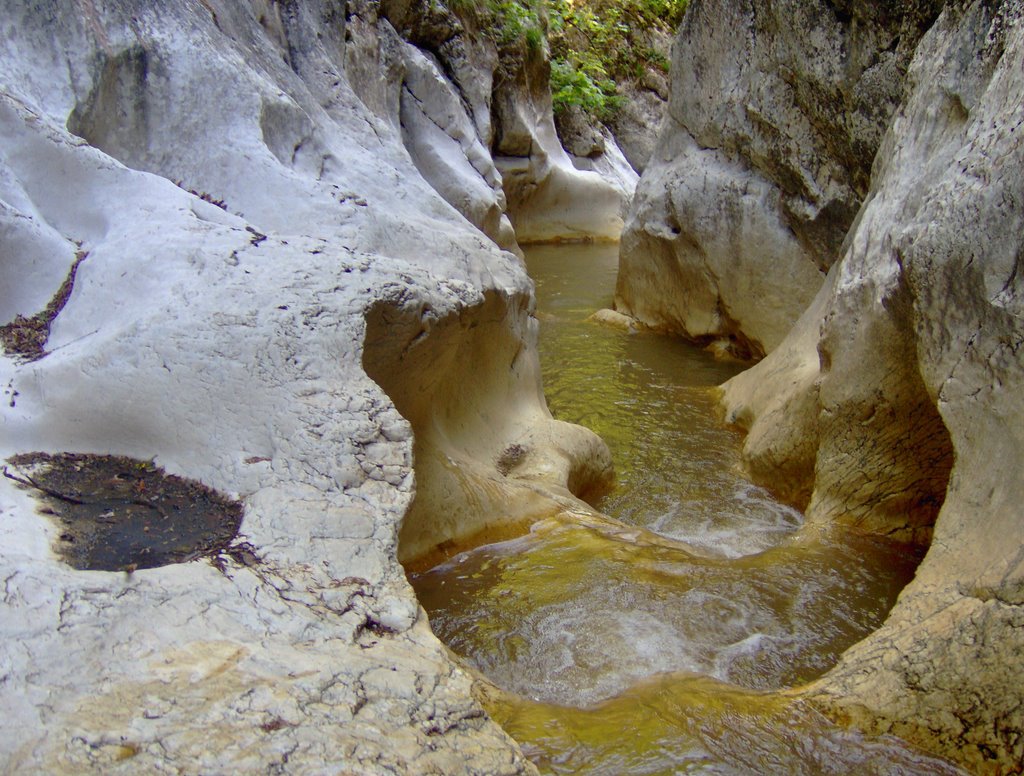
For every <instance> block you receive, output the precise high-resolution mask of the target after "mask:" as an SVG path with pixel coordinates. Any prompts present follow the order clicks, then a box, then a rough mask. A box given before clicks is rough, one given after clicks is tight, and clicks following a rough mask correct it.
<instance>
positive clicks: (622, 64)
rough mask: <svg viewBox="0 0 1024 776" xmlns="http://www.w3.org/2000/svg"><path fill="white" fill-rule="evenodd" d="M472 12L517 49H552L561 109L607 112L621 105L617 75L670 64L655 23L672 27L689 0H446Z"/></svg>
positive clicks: (603, 115)
mask: <svg viewBox="0 0 1024 776" xmlns="http://www.w3.org/2000/svg"><path fill="white" fill-rule="evenodd" d="M445 2H447V4H448V6H449V7H450V8H452V9H453V10H454V11H456V12H457V13H463V14H466V13H469V14H472V15H473V16H475V17H476V19H477V20H478V23H481V26H482V28H483V30H484V31H485V32H486V34H487V35H489V36H490V37H491V39H492V40H493V41H494V42H495V43H496V44H498V46H499V48H500V49H503V50H504V51H506V52H507V53H508V54H510V55H511V56H513V57H515V56H517V55H516V54H514V53H512V52H515V51H522V47H523V46H525V47H526V50H528V51H531V52H537V51H541V50H542V49H543V48H544V47H545V45H547V46H548V47H549V48H550V54H551V96H552V100H553V103H554V109H555V112H556V113H557V112H560V111H564V110H565V109H566V108H568V107H570V106H579V107H580V108H582V109H583V110H584V111H585V112H586V113H588V114H590V115H591V116H593V117H595V118H597V119H600V120H608V119H609V118H610V117H611V116H612V114H613V113H614V111H615V109H616V108H617V106H618V105H619V103H620V101H621V98H620V97H619V96H618V95H617V93H616V91H617V90H616V85H615V84H616V81H619V80H622V79H627V78H634V79H639V78H641V77H642V76H643V74H644V71H645V70H646V69H648V68H654V69H658V70H662V71H664V72H668V68H669V62H668V58H667V57H666V56H665V54H664V53H662V52H661V51H658V50H657V49H656V48H655V47H654V46H652V45H651V38H650V35H649V34H648V33H649V32H650V31H657V32H659V33H662V34H664V35H669V34H671V33H672V31H673V30H674V29H675V28H676V27H677V26H678V25H679V22H680V21H682V18H683V14H685V13H686V6H687V2H688V0H445Z"/></svg>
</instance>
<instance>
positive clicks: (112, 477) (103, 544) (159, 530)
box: [3, 453, 242, 572]
mask: <svg viewBox="0 0 1024 776" xmlns="http://www.w3.org/2000/svg"><path fill="white" fill-rule="evenodd" d="M3 474H4V476H5V477H7V478H8V479H11V480H14V481H15V482H17V483H19V484H20V485H21V486H22V487H24V488H27V489H30V490H32V491H34V492H35V494H36V496H37V497H38V498H39V500H40V501H42V502H43V505H44V506H43V508H42V509H41V511H42V512H43V513H45V514H49V515H51V516H52V517H53V518H54V519H55V520H56V522H57V524H58V525H59V527H60V534H59V538H58V540H57V543H56V545H57V546H56V550H57V552H58V554H59V555H60V556H61V557H62V558H63V559H64V561H65V562H67V563H68V564H69V565H70V566H73V567H74V568H76V569H91V570H99V571H129V572H130V571H134V570H136V569H147V568H155V567H157V566H165V565H167V564H169V563H184V562H186V561H190V560H195V559H196V558H204V557H208V558H213V559H214V562H218V556H220V555H221V553H226V554H227V555H231V556H232V557H234V553H235V552H237V551H239V550H240V548H242V546H241V545H239V546H232V545H231V543H232V542H233V541H234V539H235V537H236V535H237V533H238V528H239V526H240V525H241V522H242V505H241V503H240V502H238V501H234V500H232V499H229V498H228V497H227V496H224V495H222V494H220V493H218V492H217V491H215V490H213V489H212V488H208V487H207V486H205V485H203V484H202V483H200V482H196V481H195V480H189V479H185V478H183V477H177V476H175V475H173V474H167V473H166V472H165V471H164V470H163V469H161V468H160V467H158V466H155V465H154V464H153V463H152V462H151V461H142V460H139V459H135V458H124V457H120V456H112V455H91V454H80V453H56V454H49V453H23V454H21V455H16V456H14V457H13V458H10V459H9V460H8V465H7V466H5V467H4V468H3Z"/></svg>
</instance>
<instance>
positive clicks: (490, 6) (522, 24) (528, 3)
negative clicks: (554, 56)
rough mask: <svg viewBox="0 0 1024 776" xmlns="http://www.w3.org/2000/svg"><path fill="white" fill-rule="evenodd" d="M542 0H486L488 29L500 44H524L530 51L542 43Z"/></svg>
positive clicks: (543, 33) (544, 30) (543, 29)
mask: <svg viewBox="0 0 1024 776" xmlns="http://www.w3.org/2000/svg"><path fill="white" fill-rule="evenodd" d="M541 9H542V0H487V14H488V16H489V17H490V25H489V28H490V29H489V31H490V34H491V36H492V37H493V38H494V41H495V42H496V43H497V44H498V45H501V46H509V45H515V44H518V43H520V42H523V43H525V44H526V46H527V47H528V48H529V49H530V50H531V51H536V50H538V49H540V48H541V47H542V46H543V45H544V38H545V33H546V29H545V25H544V20H543V14H542V10H541Z"/></svg>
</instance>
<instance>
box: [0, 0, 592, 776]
mask: <svg viewBox="0 0 1024 776" xmlns="http://www.w3.org/2000/svg"><path fill="white" fill-rule="evenodd" d="M4 14H5V16H4V20H5V25H4V27H3V30H2V31H0V71H2V72H3V73H4V79H3V83H2V86H0V255H2V256H3V257H4V262H5V264H4V272H3V281H2V285H0V314H2V316H3V321H2V323H6V322H7V321H9V320H10V319H11V318H12V317H13V316H15V315H18V314H21V315H32V314H34V313H36V312H38V311H39V310H40V309H41V308H42V307H44V306H45V305H46V304H47V300H48V299H50V298H51V297H52V296H53V294H54V292H55V291H56V290H57V289H58V288H59V287H60V286H61V284H62V283H63V282H64V280H65V278H66V276H67V274H68V271H69V268H70V267H71V265H72V263H73V262H74V261H75V260H76V256H78V255H80V254H82V253H85V254H87V259H86V260H84V261H82V262H81V264H80V265H79V267H78V272H77V274H76V277H75V280H74V286H73V289H72V291H71V294H70V297H69V298H68V300H67V303H66V305H65V306H64V307H63V309H62V310H61V311H60V313H59V314H58V315H57V316H56V319H55V320H54V321H53V323H52V326H51V329H50V332H49V336H48V340H47V342H46V348H45V349H46V351H47V352H48V355H46V356H45V357H43V358H42V359H40V360H37V361H34V362H30V363H26V362H24V361H22V360H20V359H18V358H15V357H12V356H10V355H5V356H3V357H2V358H0V385H2V386H3V390H4V402H3V403H2V405H0V426H2V429H3V433H2V434H0V458H2V459H5V460H6V459H8V458H9V457H10V456H11V455H12V454H14V453H18V452H29V451H35V450H40V451H49V452H60V451H77V452H93V453H114V454H119V455H126V456H133V457H136V458H141V459H151V458H155V461H156V463H157V464H158V465H160V466H163V467H164V468H166V469H167V471H168V472H171V473H174V474H179V475H183V476H187V477H191V478H194V479H196V480H199V481H201V482H203V483H205V484H207V485H209V486H211V487H215V488H217V489H219V490H221V491H223V492H225V493H228V494H231V495H233V496H235V497H238V498H240V499H241V500H242V501H243V503H244V505H245V515H244V518H243V522H242V526H241V535H242V537H243V538H244V540H245V541H247V542H248V543H249V544H250V545H251V546H252V547H253V548H254V549H253V553H254V555H253V557H252V558H250V562H242V561H239V560H233V559H230V558H225V559H224V563H223V570H220V569H218V568H216V567H214V566H213V565H211V564H208V563H205V562H194V563H188V564H177V565H171V566H165V567H161V568H154V569H147V570H139V571H136V572H134V573H132V574H122V573H111V572H98V571H76V570H73V569H71V568H69V567H67V566H66V565H64V564H62V563H61V562H60V561H58V559H57V557H56V555H55V554H54V552H53V551H52V549H51V547H52V546H53V543H54V542H55V541H57V540H58V538H57V533H58V531H57V528H56V526H55V525H54V524H52V523H51V522H49V520H48V518H47V517H46V516H44V515H40V514H38V513H37V506H38V505H37V503H36V502H35V501H34V500H33V498H32V497H31V496H30V494H29V492H28V491H27V490H24V489H21V488H19V487H16V485H15V484H14V483H13V482H12V481H11V480H9V479H6V478H0V539H2V541H0V548H2V549H0V578H2V579H3V580H4V584H3V586H2V587H0V593H2V595H3V606H4V616H3V618H2V619H0V632H2V635H3V642H2V643H3V646H2V647H0V676H2V677H3V681H2V682H0V698H2V702H3V706H4V709H5V712H4V714H3V716H2V720H0V730H2V733H3V736H2V743H0V758H2V760H3V761H4V763H5V766H6V769H7V770H8V771H11V772H18V773H39V772H45V773H84V772H95V773H149V772H159V771H163V770H167V769H172V770H180V771H187V772H256V771H259V772H264V771H267V770H286V771H288V772H294V773H309V772H321V771H324V770H329V771H354V772H359V773H367V774H377V773H394V772H405V773H445V774H448V773H508V774H512V773H524V772H531V771H532V770H533V768H532V766H531V765H530V764H529V763H528V762H527V761H526V760H525V759H524V757H523V755H522V754H521V752H520V751H519V749H518V747H517V746H516V745H515V744H514V742H512V741H511V740H510V739H509V738H508V737H507V736H506V735H505V734H504V733H503V732H502V731H501V730H500V729H498V728H497V727H496V726H495V725H494V724H493V723H492V722H491V721H490V720H489V719H488V718H487V717H486V716H485V715H484V713H483V711H482V710H481V708H480V707H479V705H477V703H476V702H475V701H473V700H472V698H471V695H470V679H469V677H467V676H466V675H464V674H463V673H462V671H461V670H459V669H458V668H456V667H455V666H454V665H453V664H452V662H451V659H450V658H449V657H448V655H447V653H446V651H445V650H444V648H443V647H442V646H441V645H440V644H439V643H438V642H437V640H436V639H435V638H434V637H433V636H432V635H431V633H430V631H429V628H428V626H427V624H426V621H425V618H424V617H423V615H422V613H421V612H420V610H419V607H418V605H417V602H416V600H415V597H414V596H413V593H412V590H411V589H410V587H409V586H408V584H407V582H406V580H405V576H404V573H403V571H402V568H401V566H400V565H399V563H398V561H397V559H396V556H397V553H398V547H397V545H398V541H399V539H398V537H399V532H400V530H401V528H402V522H403V519H404V516H405V514H406V512H408V511H409V509H410V504H411V502H412V501H413V497H414V495H416V494H417V492H418V490H417V485H416V483H414V481H413V472H412V456H413V446H414V441H413V437H412V429H411V426H410V422H409V420H408V419H406V418H403V417H402V416H401V415H400V414H399V411H398V410H396V409H395V403H394V402H393V401H392V399H391V398H389V397H388V396H387V395H386V394H385V393H384V392H383V391H382V390H381V387H380V386H378V385H377V384H376V383H374V382H373V381H372V380H371V379H370V378H369V377H368V376H367V375H366V373H365V371H364V369H363V362H364V355H365V352H366V347H367V346H366V342H367V337H368V328H370V329H372V334H373V337H371V340H373V341H375V339H374V338H377V337H383V338H384V339H385V340H387V338H388V337H391V340H390V342H391V344H392V345H394V346H396V347H398V348H399V351H401V349H403V348H405V349H407V350H408V352H410V353H415V352H427V351H430V352H433V353H435V354H438V355H440V356H443V357H444V358H448V359H451V358H452V353H453V352H455V353H458V352H466V351H467V350H469V349H472V347H474V345H473V340H472V338H471V337H469V338H468V339H466V338H462V337H461V334H460V332H459V330H458V327H457V326H456V327H455V328H454V329H453V330H452V331H448V332H446V334H445V337H444V338H442V340H443V342H442V340H439V341H438V342H437V343H435V342H434V341H433V333H432V332H431V328H430V324H431V321H433V320H438V321H452V322H455V321H457V320H458V319H459V317H460V316H466V317H467V319H473V320H475V321H476V322H478V323H479V328H480V332H479V334H478V335H477V336H484V333H485V332H486V334H487V335H488V336H493V337H496V338H499V339H501V341H502V342H503V343H505V344H504V345H503V347H504V348H505V350H506V351H507V352H508V353H509V354H510V359H509V361H508V362H503V363H502V364H501V365H500V366H501V370H500V371H499V370H497V368H496V367H495V368H494V369H491V368H489V367H487V366H486V365H484V364H480V365H476V364H474V363H473V362H472V361H469V362H465V361H462V360H458V359H456V360H454V361H452V364H453V367H452V369H451V370H450V372H451V373H450V374H448V375H447V376H446V379H448V380H449V381H457V380H458V378H459V376H460V374H459V370H465V369H472V370H474V371H473V372H472V375H470V376H466V375H463V376H464V377H466V379H464V380H463V381H462V382H463V383H464V385H465V386H467V387H466V388H465V389H464V390H465V394H464V395H469V394H470V393H471V389H470V387H469V386H472V385H473V381H474V380H477V379H479V380H480V381H481V383H483V384H486V386H487V387H488V388H489V389H493V390H494V391H496V392H497V395H500V396H501V397H503V398H504V399H505V400H506V401H507V403H508V404H509V405H510V406H512V407H513V408H514V411H509V413H508V415H506V414H504V412H505V408H504V407H499V406H498V405H496V404H493V403H492V404H489V405H486V406H484V408H483V409H484V410H486V411H488V412H491V413H493V417H492V418H485V417H483V416H481V417H480V418H478V419H476V420H475V421H474V422H476V423H477V424H478V425H477V426H476V428H479V427H480V426H481V425H483V424H485V423H486V421H488V420H492V421H493V423H492V424H491V425H489V426H487V429H488V433H489V434H490V437H489V439H488V445H489V447H490V448H493V450H494V451H495V458H497V457H498V455H499V454H500V451H501V450H503V449H506V448H507V447H508V446H510V445H513V444H516V443H522V442H523V440H525V444H527V445H529V446H530V449H531V456H533V457H534V458H535V459H536V460H538V461H545V460H550V461H557V462H558V463H559V465H558V466H548V467H547V468H544V467H539V468H544V470H543V471H537V472H534V476H533V477H532V479H531V481H530V487H531V488H532V492H533V493H534V495H535V499H536V501H538V502H539V501H541V500H542V498H543V497H544V496H545V494H546V496H547V498H548V500H549V502H550V503H551V504H553V505H557V504H559V503H563V502H565V501H567V500H571V498H572V497H571V495H570V492H569V488H570V487H585V484H586V482H587V481H589V479H591V478H593V477H596V476H601V472H602V471H603V467H604V462H605V461H606V460H607V451H606V450H605V449H604V448H603V447H602V445H601V444H600V442H599V441H598V440H596V438H594V437H593V435H591V434H589V433H588V432H585V431H583V430H582V429H578V428H575V427H572V428H571V429H570V430H569V432H568V433H566V434H561V433H559V432H560V431H561V430H562V429H563V428H564V424H556V423H555V422H554V421H553V420H551V418H550V416H549V414H548V413H547V410H546V408H545V406H544V402H543V397H542V394H541V391H540V386H539V382H538V380H537V379H536V375H535V374H534V372H533V369H534V367H533V366H532V365H533V362H534V361H535V359H536V353H535V350H534V342H533V339H532V337H533V334H532V326H533V322H532V319H531V315H530V313H531V309H530V304H531V302H530V300H531V298H532V297H531V284H530V282H529V280H528V278H527V277H526V276H525V273H524V272H523V269H522V267H521V265H520V263H519V261H518V260H517V259H516V258H515V257H514V256H512V255H511V254H509V253H508V252H505V251H501V250H499V249H498V248H497V247H496V246H495V245H494V243H493V242H492V241H491V240H490V239H488V238H487V237H485V236H484V235H483V234H482V233H481V232H479V231H477V230H476V229H474V228H473V227H472V226H470V224H469V223H468V222H467V220H466V219H465V218H464V217H463V216H462V215H461V214H459V213H458V212H457V211H456V210H455V209H454V208H453V207H452V206H451V205H450V204H448V203H447V202H445V201H444V199H442V197H440V196H439V195H438V194H437V192H436V191H435V189H434V188H433V187H432V186H431V185H429V184H428V182H427V181H425V180H424V178H423V177H422V175H421V174H420V172H419V171H418V169H417V167H416V166H415V165H414V164H413V162H412V160H411V158H410V156H409V153H408V151H407V150H406V147H405V143H404V142H403V138H402V136H401V132H400V130H399V126H398V123H397V121H396V120H395V119H396V118H397V117H398V115H399V113H400V111H401V105H400V102H401V98H400V83H401V80H400V79H401V78H402V77H403V74H404V73H405V72H406V71H405V70H404V68H405V67H406V64H405V60H404V59H403V56H404V49H403V47H402V45H401V41H400V39H399V38H398V37H397V35H396V36H393V37H389V36H384V37H383V38H381V37H378V38H375V39H373V40H370V39H369V38H367V39H366V40H356V38H358V37H359V34H362V33H367V22H366V21H365V20H364V19H356V20H354V21H352V20H350V21H351V23H352V24H353V25H354V26H359V25H362V26H361V27H360V29H361V30H362V33H357V34H356V35H355V37H353V38H349V36H348V35H347V32H348V31H349V30H347V28H346V24H347V23H348V22H347V20H346V18H345V13H344V6H343V4H341V3H337V2H333V1H331V0H307V1H306V2H301V3H288V4H278V3H267V2H259V1H257V2H253V3H248V4H239V3H235V2H228V1H227V0H204V2H202V3H193V2H183V1H182V2H179V1H178V0H168V2H164V3H160V4H155V5H154V4H152V3H143V2H135V1H134V0H111V1H110V2H106V3H103V4H102V5H100V4H94V3H91V2H86V3H74V4H67V3H66V4H56V5H55V4H52V3H49V2H42V1H41V0H24V1H23V2H12V3H8V4H7V5H6V7H5V10H4ZM375 29H377V28H376V27H375ZM378 43H379V44H380V45H378ZM364 56H366V57H370V58H371V59H372V61H371V62H365V61H364V64H365V65H366V67H365V68H364V69H363V70H360V71H359V72H365V73H370V72H374V73H377V74H378V75H379V78H380V80H379V81H372V82H368V83H366V84H363V88H362V94H363V95H364V97H365V98H366V102H363V101H362V100H361V99H360V98H359V97H358V96H357V94H356V93H355V91H354V90H353V88H352V86H351V84H350V81H349V79H348V77H347V76H346V71H347V70H351V69H353V68H354V67H355V64H356V63H358V62H360V61H363V60H361V58H362V57H364ZM422 72H423V73H424V74H427V75H429V70H424V71H422ZM393 77H394V78H395V79H397V80H391V79H392V78H393ZM424 77H426V75H424ZM459 126H461V125H459ZM176 184H177V185H176ZM489 190H490V191H492V192H493V191H494V189H493V188H490V187H489ZM410 310H416V311H418V315H417V319H416V329H415V331H409V330H408V329H407V328H406V323H407V320H406V319H407V314H408V312H409V311H410ZM376 315H380V316H389V315H390V316H392V318H393V320H394V322H395V326H394V328H393V329H392V330H390V331H389V330H388V329H387V327H388V325H389V324H390V321H388V320H386V319H385V320H383V321H379V320H376V319H374V316H376ZM368 316H369V318H370V320H371V321H374V323H373V325H374V326H378V328H372V327H371V326H370V324H368V323H367V317H368ZM380 326H383V327H384V328H383V330H382V329H381V328H380ZM407 335H408V337H409V338H408V339H403V337H406V336H407ZM378 352H379V351H378ZM513 352H516V353H517V359H518V361H517V364H519V366H517V367H516V368H515V369H513V370H511V371H510V368H509V367H510V364H511V363H512V359H511V353H513ZM396 355H397V354H396ZM392 366H393V368H394V365H392ZM434 366H435V365H431V368H434ZM492 366H494V365H492ZM408 367H409V364H408V363H407V364H406V374H405V377H406V379H407V380H408V381H409V383H410V384H417V381H421V382H422V381H425V380H429V379H430V378H429V374H427V375H424V374H416V373H415V372H414V371H413V370H411V369H409V368H408ZM476 370H479V372H478V371H476ZM499 410H500V412H499ZM467 416H468V415H467ZM442 420H443V419H442ZM439 422H440V421H439ZM556 441H557V444H556ZM446 450H447V452H449V453H450V454H451V459H452V460H454V461H456V462H457V463H458V462H459V455H460V454H461V453H460V449H459V448H458V446H457V445H454V444H453V445H451V446H450V447H449V448H446ZM528 468H529V467H528V466H527V465H526V464H525V463H524V464H523V466H522V467H521V472H522V476H523V477H524V478H525V476H526V472H527V470H528ZM481 476H485V477H487V476H489V477H492V478H493V479H495V480H499V479H504V478H505V475H504V474H502V473H501V472H500V470H499V468H498V465H497V462H495V463H494V464H493V465H492V466H491V468H490V470H488V471H486V472H484V473H483V475H481ZM445 482H447V481H443V480H442V481H441V483H440V485H439V487H443V486H444V483H445ZM429 490H430V486H429V485H428V484H426V483H422V484H421V487H420V488H419V492H424V493H427V494H428V495H427V497H428V498H429V497H430V496H429ZM467 514H468V511H467ZM442 529H443V527H441V526H439V527H438V531H441V530H442ZM444 538H445V537H444V536H443V535H442V534H440V533H439V534H438V536H437V537H436V539H437V540H438V541H443V539H444Z"/></svg>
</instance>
